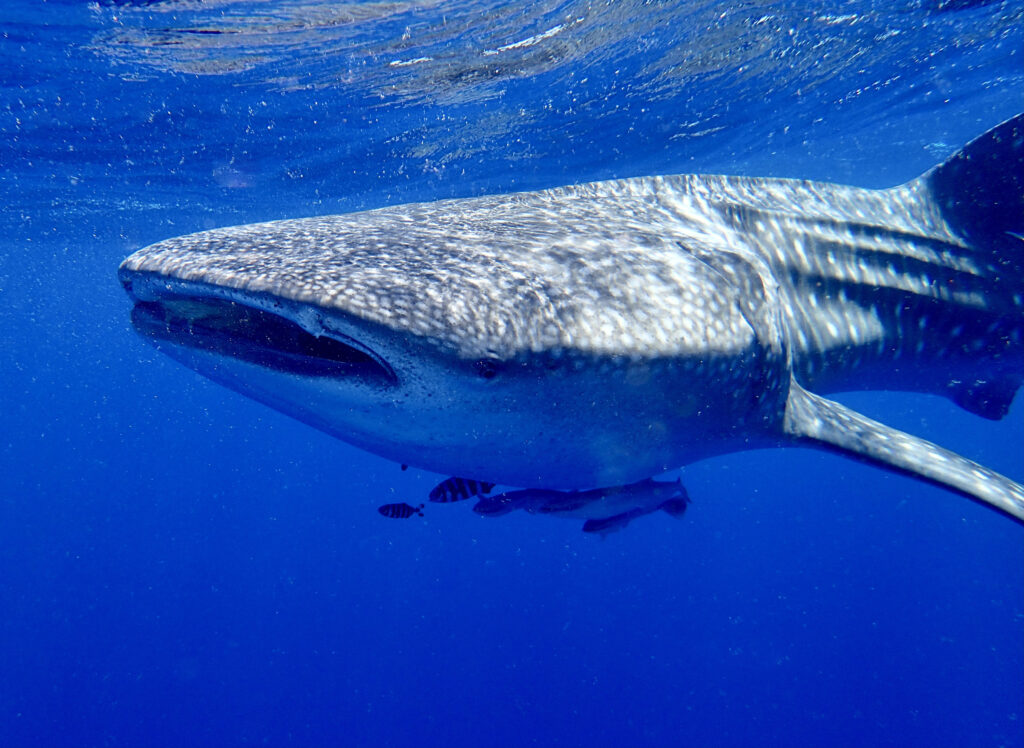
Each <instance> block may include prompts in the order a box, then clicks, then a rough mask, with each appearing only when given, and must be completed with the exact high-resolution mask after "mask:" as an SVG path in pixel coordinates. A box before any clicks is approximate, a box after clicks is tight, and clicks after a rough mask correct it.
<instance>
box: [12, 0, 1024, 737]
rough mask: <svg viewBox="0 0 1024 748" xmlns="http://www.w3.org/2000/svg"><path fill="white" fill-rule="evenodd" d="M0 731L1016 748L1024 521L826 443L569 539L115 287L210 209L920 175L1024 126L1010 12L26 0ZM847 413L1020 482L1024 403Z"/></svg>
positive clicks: (992, 5)
mask: <svg viewBox="0 0 1024 748" xmlns="http://www.w3.org/2000/svg"><path fill="white" fill-rule="evenodd" d="M0 19H2V25H0V32H2V34H0V133H2V138H0V189H2V190H3V211H2V214H0V225H2V232H0V351H2V353H0V377H2V379H0V745H3V746H96V745H115V746H118V745H133V746H134V745H138V746H180V745H189V746H192V745H195V746H223V745H254V744H255V745H296V746H306V745H366V746H528V745H537V746H683V745H700V746H704V745H706V746H1021V745H1024V542H1022V540H1024V538H1022V534H1021V528H1020V526H1019V525H1018V524H1016V523H1014V522H1012V521H1011V520H1009V519H1007V518H1005V517H1003V516H999V515H998V514H996V513H995V512H993V511H991V510H988V509H985V508H983V507H981V506H979V505H977V504H974V503H972V502H970V501H967V500H966V499H962V498H959V497H957V496H954V495H952V494H949V493H947V492H944V491H942V490H940V489H937V488H932V487H929V486H924V485H921V484H919V483H916V482H914V481H911V480H909V479H907V478H903V477H900V476H895V475H891V474H888V473H885V472H882V471H880V470H876V469H871V468H868V467H865V466H862V465H859V464H856V463H854V462H852V461H849V460H843V459H841V458H839V457H834V456H830V455H826V454H823V453H818V452H811V451H806V450H785V451H771V452H768V451H766V452H750V453H745V454H734V455H729V456H725V457H721V458H717V459H714V460H708V461H706V462H702V463H698V464H695V465H691V466H687V467H686V468H685V469H684V470H683V471H682V477H683V480H684V481H685V483H686V485H687V487H688V489H689V493H690V496H691V497H692V499H693V504H692V506H691V507H690V509H689V511H688V512H687V514H686V515H685V516H684V517H683V518H681V519H678V520H676V519H672V518H669V517H668V516H666V515H652V516H649V517H644V518H641V519H638V520H636V521H635V522H634V523H633V524H631V525H630V526H629V527H628V528H626V529H625V530H624V531H622V532H619V533H615V534H612V535H610V536H608V537H607V538H605V539H603V540H602V539H599V538H597V537H593V536H591V535H585V534H584V533H582V532H581V531H580V526H579V523H578V522H572V521H567V520H562V519H556V518H551V517H542V516H531V515H526V514H523V513H514V514H510V515H508V516H505V517H500V518H486V517H479V516H477V515H475V514H474V513H473V512H472V511H471V510H470V507H469V505H468V504H467V503H462V504H455V505H446V506H435V505H430V506H429V507H428V511H427V512H426V514H425V516H424V517H422V518H419V517H413V518H409V519H406V520H394V519H387V518H384V517H381V516H380V515H379V514H378V513H377V511H376V508H377V507H378V506H379V505H380V504H383V503H386V502H393V501H409V502H410V503H419V502H420V501H423V500H424V498H425V496H426V493H427V491H428V490H429V489H430V488H431V487H432V486H433V485H434V484H435V483H436V482H437V480H439V479H440V478H442V477H444V476H438V475H431V474H429V473H426V472H423V471H419V470H416V469H409V470H408V471H402V470H400V469H399V466H398V465H396V464H393V463H390V462H387V461H385V460H382V459H379V458H376V457H374V456H372V455H369V454H366V453H363V452H360V451H358V450H356V449H354V448H352V447H349V446H347V445H345V444H343V443H342V442H339V441H336V440H333V439H331V438H329V437H327V436H324V435H322V434H320V433H318V432H316V431H314V430H312V429H310V428H308V427H306V426H303V425H301V424H299V423H297V422H294V421H291V420H289V419H287V418H286V417H284V416H281V415H279V414H278V413H276V412H274V411H271V410H269V409H267V408H265V407H263V406H261V405H258V404H256V403H254V402H251V401H249V400H246V399H244V398H242V397H241V396H238V395H236V394H234V393H232V392H230V391H228V390H226V389H224V388H222V387H219V386H217V385H215V384H213V383H211V382H208V381H206V380H204V379H202V378H201V377H199V376H198V375H196V374H194V373H192V372H191V371H189V370H187V369H185V368H183V367H181V366H179V365H178V364H176V363H174V362H173V361H171V360H170V359H168V358H165V357H163V356H162V355H161V354H159V353H158V352H157V351H155V350H154V349H153V348H152V347H150V346H148V345H147V344H146V343H145V342H144V341H142V340H141V339H139V338H138V336H137V335H136V334H135V333H134V332H133V331H132V329H131V325H130V321H129V308H130V304H129V302H128V300H127V298H126V297H125V295H124V293H123V291H122V290H121V288H120V287H119V284H118V282H117V279H116V269H117V265H118V263H119V262H120V261H121V259H123V258H124V257H125V256H126V255H128V254H129V253H131V252H132V251H134V250H135V249H137V248H139V247H141V246H143V245H145V244H147V243H150V242H153V241H156V240H159V239H162V238H166V237H168V236H173V235H177V234H182V233H187V232H191V231H195V230H200V229H205V228H210V227H214V226H223V225H230V224H235V223H242V222H249V221H257V220H271V219H278V218H286V217H297V216H306V215H316V214H327V213H336V212H343V211H349V210H356V209H363V208H370V207H377V206H382V205H388V204H395V203H399V202H405V201H411V200H429V199H435V198H442V197H452V196H469V195H479V194H483V193H491V192H508V191H513V190H520V189H535V188H541V187H548V186H555V185H560V184H567V183H573V182H582V181H589V180H594V179H604V178H610V177H622V176H635V175H640V174H653V173H679V172H714V173H736V174H754V175H762V176H791V177H806V178H813V179H823V180H830V181H836V182H843V183H849V184H856V185H860V186H866V187H882V186H889V185H894V184H898V183H901V182H903V181H906V180H907V179H910V178H913V177H915V176H916V175H918V174H919V173H921V172H923V171H924V170H925V169H927V168H928V167H929V166H931V165H932V164H934V163H937V162H939V161H941V160H942V159H943V158H945V157H947V156H949V155H950V154H951V153H952V152H953V151H954V150H955V149H956V148H957V147H958V146H960V145H962V144H963V143H965V142H966V141H967V140H969V139H970V138H971V137H973V136H975V135H977V134H980V133H981V132H983V131H984V130H986V129H987V128H989V127H991V126H993V125H995V124H996V123H998V122H1000V121H1002V120H1003V119H1005V118H1006V117H1008V116H1011V115H1013V114H1015V113H1017V112H1019V111H1020V110H1021V109H1022V108H1024V96H1022V94H1021V91H1022V90H1024V61H1022V55H1024V53H1022V49H1024V44H1022V42H1024V32H1022V29H1024V9H1022V7H1021V4H1020V3H1019V2H1018V1H1007V2H967V1H964V0H961V1H957V0H886V2H881V1H880V0H842V1H839V2H824V1H815V2H794V1H793V0H789V1H788V2H741V3H737V2H718V1H709V2H650V1H646V2H640V1H634V0H627V1H624V2H611V1H609V2H582V1H578V2H568V1H567V2H527V1H525V0H516V1H514V2H496V1H494V0H467V1H465V2H444V1H443V0H421V1H418V2H417V1H410V2H400V1H396V2H352V3H334V2H327V1H326V0H321V1H320V2H317V1H316V0H281V1H280V2H261V1H258V0H250V1H248V2H241V1H236V0H211V1H210V2H201V1H200V0H168V1H166V2H159V1H153V2H137V3H131V2H99V3H96V2H93V3H87V2H73V1H71V0H64V1H61V2H52V1H51V2H41V1H40V2H30V1H29V0H8V2H5V3H4V5H3V8H2V9H0ZM839 399H841V400H843V401H844V402H846V403H847V404H850V405H853V406H854V407H857V408H858V409H860V410H862V411H863V412H865V413H867V414H869V415H871V416H872V417H875V418H879V419H881V420H884V421H885V422H887V423H889V424H891V425H893V426H896V427H898V428H903V429H906V430H909V431H912V432H914V433H917V434H920V435H922V436H926V437H927V438H929V439H932V440H934V441H937V442H939V443H941V444H943V445H944V446H948V447H951V448H953V449H956V450H958V451H961V452H962V453H964V454H966V455H968V456H970V457H972V458H974V459H977V460H979V461H981V462H983V463H985V464H987V465H989V466H991V467H993V468H995V469H997V470H999V471H1001V472H1003V473H1004V474H1006V475H1009V476H1011V477H1013V478H1015V479H1017V480H1021V479H1024V402H1022V400H1021V398H1020V397H1018V400H1017V402H1016V403H1015V404H1014V406H1013V408H1012V410H1011V412H1010V414H1009V415H1008V416H1007V417H1006V418H1005V419H1004V420H1002V421H1000V422H995V423H993V422H988V421H982V420H981V419H978V418H976V417H974V416H971V415H970V414H967V413H965V412H963V411H961V410H959V409H957V408H956V407H955V406H953V405H951V404H950V403H948V402H946V401H944V400H940V399H938V398H934V397H928V396H923V395H908V394H901V393H856V394H851V395H845V396H841V397H840V398H839Z"/></svg>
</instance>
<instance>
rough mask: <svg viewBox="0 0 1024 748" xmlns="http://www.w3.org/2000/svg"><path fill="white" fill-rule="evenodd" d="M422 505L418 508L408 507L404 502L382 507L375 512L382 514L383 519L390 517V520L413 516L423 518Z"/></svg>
mask: <svg viewBox="0 0 1024 748" xmlns="http://www.w3.org/2000/svg"><path fill="white" fill-rule="evenodd" d="M422 509H423V504H420V505H419V506H418V507H416V506H409V505H408V504H406V503H405V502H404V501H403V502H401V503H399V504H385V505H384V506H382V507H378V508H377V511H378V512H380V513H381V514H383V515H384V516H385V517H391V518H392V519H405V518H406V517H411V516H412V515H414V514H418V515H419V516H421V517H422V516H423V511H422Z"/></svg>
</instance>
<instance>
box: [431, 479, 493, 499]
mask: <svg viewBox="0 0 1024 748" xmlns="http://www.w3.org/2000/svg"><path fill="white" fill-rule="evenodd" d="M492 488H494V484H493V483H485V482H484V481H479V480H471V479H469V478H448V479H447V480H443V481H441V482H440V483H438V484H437V485H436V486H434V488H433V490H431V492H430V500H431V501H436V502H438V503H441V504H447V503H448V502H450V501H463V500H464V499H471V498H473V497H474V496H483V495H484V494H487V493H490V492H491V489H492Z"/></svg>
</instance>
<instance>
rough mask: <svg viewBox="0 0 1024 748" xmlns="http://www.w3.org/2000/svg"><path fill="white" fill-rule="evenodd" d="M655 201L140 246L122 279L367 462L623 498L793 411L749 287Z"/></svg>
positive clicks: (412, 216)
mask: <svg viewBox="0 0 1024 748" xmlns="http://www.w3.org/2000/svg"><path fill="white" fill-rule="evenodd" d="M648 197H649V196H647V195H640V196H637V195H633V194H623V195H620V196H618V197H617V198H613V199H612V201H611V202H612V203H617V204H614V205H611V206H609V199H608V196H607V195H605V196H604V197H603V199H602V200H601V201H595V200H592V199H590V198H591V196H589V195H588V194H587V193H586V191H585V190H582V191H581V190H576V191H567V190H563V191H551V192H548V193H528V194H526V195H523V196H504V197H499V198H477V199H472V200H459V201H448V202H440V203H430V204H423V205H412V206H401V207H399V208H389V209H383V210H377V211H369V212H365V213H355V214H349V215H343V216H333V217H327V218H310V219H300V220H289V221H278V222H270V223H263V224H252V225H247V226H240V227H233V228H226V229H217V230H213V231H207V232H202V233H198V234H192V235H189V236H184V237H178V238H175V239H170V240H167V241H163V242H159V243H157V244H154V245H152V246H149V247H146V248H144V249H142V250H140V251H138V252H136V253H135V254H134V255H132V256H131V257H129V258H128V259H127V260H125V261H124V263H123V264H122V266H121V269H120V278H121V281H122V284H123V285H124V286H125V288H126V290H127V291H128V292H129V294H130V296H131V297H132V299H133V301H134V303H135V307H134V310H133V317H132V318H133V323H134V325H135V327H136V329H137V330H138V331H139V332H140V333H141V334H142V335H143V336H144V337H146V338H148V339H149V340H151V341H152V342H153V343H154V344H156V345H157V346H158V347H159V348H160V349H161V350H163V351H164V352H166V353H168V354H169V355H171V356H172V357H174V358H176V359H178V360H179V361H181V362H183V363H185V364H186V365H187V366H189V367H191V368H193V369H195V370H196V371H198V372H200V373H201V374H203V375H205V376H207V377H209V378H211V379H214V380H216V381H218V382H220V383H222V384H225V385H227V386H229V387H231V388H233V389H235V390H238V391H240V392H242V393H244V394H246V395H249V396H251V397H253V398H255V399H257V400H260V401H262V402H264V403H266V404H268V405H270V406H272V407H274V408H277V409H279V410H281V411H283V412H286V413H288V414H289V415H292V416H294V417H297V418H299V419H301V420H303V421H305V422H307V423H309V424H311V425H313V426H316V427H318V428H320V429H322V430H325V431H327V432H329V433H331V434H333V435H336V436H338V437H340V438H342V439H344V440H346V441H348V442H350V443H352V444H355V445H357V446H359V447H361V448H364V449H367V450H369V451H372V452H376V453H378V454H380V455H383V456H385V457H388V458H390V459H394V460H396V461H401V462H404V463H408V464H412V465H416V466H419V467H423V468H427V469H431V470H434V471H436V472H441V473H449V474H458V475H472V476H479V477H482V478H486V479H488V480H492V481H495V482H501V483H504V484H508V485H518V486H544V487H548V488H579V487H589V486H597V485H616V484H623V483H628V482H632V481H635V480H640V479H642V478H645V477H648V476H650V475H653V474H656V473H658V472H660V471H663V470H667V469H670V468H672V467H675V466H678V465H679V464H681V463H682V462H683V461H689V460H692V459H693V457H694V455H695V454H698V455H703V454H705V453H707V454H710V453H715V452H718V451H722V450H723V449H726V448H727V447H726V446H724V442H728V441H729V439H730V438H732V436H735V439H737V440H739V439H742V440H745V441H747V442H750V441H751V440H752V439H755V440H756V428H754V429H753V430H752V429H751V427H750V425H749V424H750V423H751V422H757V421H759V420H764V419H765V418H766V415H765V414H766V413H768V412H769V411H772V412H774V410H777V408H776V407H775V406H773V404H772V401H771V397H766V396H765V394H764V393H765V390H766V381H768V387H767V389H768V390H771V381H770V380H771V378H772V376H774V373H773V372H774V370H772V371H769V369H771V368H772V367H773V366H774V364H770V362H769V360H768V359H769V358H770V357H767V356H766V354H765V349H764V345H763V340H761V339H759V332H758V330H756V329H755V326H754V325H752V324H751V322H750V319H749V314H747V315H745V314H744V310H743V309H741V307H740V304H739V302H737V300H736V297H737V293H736V289H735V288H733V287H731V285H730V283H729V282H728V281H727V279H726V278H725V277H724V276H723V275H722V273H721V272H719V271H718V270H716V269H714V268H711V267H709V266H708V265H707V264H705V263H704V262H703V261H701V260H700V259H699V258H698V257H696V256H695V255H693V254H692V253H689V252H687V251H685V249H683V248H681V247H680V245H679V244H678V242H677V241H675V240H671V241H670V240H668V239H662V238H661V237H662V234H661V233H659V231H658V230H657V226H656V225H655V226H653V228H652V225H651V216H652V211H651V207H650V202H649V200H648V201H647V202H646V205H645V207H644V210H643V211H642V212H641V211H639V210H637V211H636V215H638V216H642V218H641V217H638V218H637V219H636V220H635V221H633V220H632V219H630V218H629V216H630V201H631V200H641V199H644V200H646V199H647V198H648ZM609 207H611V208H613V210H612V211H611V212H609ZM570 212H571V216H572V217H571V220H569V218H568V215H569V213H570ZM562 213H564V214H565V215H562ZM610 216H617V218H616V219H615V220H610ZM665 220H666V221H668V220H671V216H668V215H666V216H665ZM570 226H571V228H569V227H570ZM664 234H665V235H668V234H669V232H664ZM778 386H779V387H781V386H782V385H781V384H780V385H778ZM723 392H724V393H726V394H725V395H723V394H722V393H723ZM783 396H784V394H783ZM776 405H777V403H776ZM752 433H754V436H752ZM684 458H685V460H684Z"/></svg>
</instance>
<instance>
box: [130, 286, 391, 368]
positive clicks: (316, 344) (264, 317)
mask: <svg viewBox="0 0 1024 748" xmlns="http://www.w3.org/2000/svg"><path fill="white" fill-rule="evenodd" d="M132 324H133V325H134V327H135V329H136V331H138V332H139V334H141V335H142V336H143V337H144V338H147V339H148V340H150V341H151V342H153V343H155V344H157V345H158V347H159V344H160V343H170V344H172V345H174V346H180V347H182V348H187V349H192V350H197V351H204V352H207V353H214V354H216V355H219V356H225V357H229V358H233V359H237V360H240V361H244V362H246V363H250V364H255V365H257V366H261V367H263V368H265V369H270V370H272V371H275V372H279V373H282V374H289V375H297V376H303V377H330V378H335V379H358V380H361V381H363V382H365V383H367V384H375V385H378V386H388V385H393V384H396V383H397V382H398V379H397V377H396V376H395V373H394V371H393V370H392V369H391V367H390V366H388V364H387V362H386V361H385V360H384V359H383V358H381V357H380V356H378V355H376V354H375V353H374V352H372V351H370V350H368V349H364V348H363V347H357V346H358V344H357V343H356V341H351V342H345V341H342V340H339V339H337V338H336V337H330V336H328V335H314V334H312V333H310V332H308V331H307V330H305V329H304V328H303V327H301V326H300V325H298V324H296V323H295V322H293V321H291V320H289V319H287V318H285V317H282V316H280V315H278V314H274V313H273V312H270V311H267V310H265V309H259V308H257V307H254V306H248V305H246V304H244V303H241V302H239V301H236V300H231V299H221V298H205V297H195V296H161V297H159V298H157V299H155V300H150V301H142V300H138V299H136V301H135V306H134V308H133V309H132Z"/></svg>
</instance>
